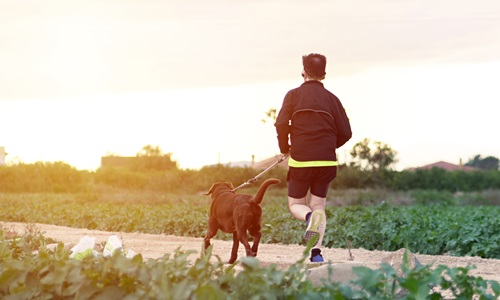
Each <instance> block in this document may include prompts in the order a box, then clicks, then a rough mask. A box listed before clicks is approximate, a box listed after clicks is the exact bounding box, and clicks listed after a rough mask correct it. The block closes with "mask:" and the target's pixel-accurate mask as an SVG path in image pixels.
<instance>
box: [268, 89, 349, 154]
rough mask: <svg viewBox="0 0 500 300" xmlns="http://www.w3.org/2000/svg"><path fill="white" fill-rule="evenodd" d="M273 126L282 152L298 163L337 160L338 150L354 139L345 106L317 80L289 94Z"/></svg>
mask: <svg viewBox="0 0 500 300" xmlns="http://www.w3.org/2000/svg"><path fill="white" fill-rule="evenodd" d="M274 126H276V132H277V133H278V144H279V148H280V151H281V153H288V152H290V155H291V157H292V158H293V159H295V160H297V161H315V160H329V161H335V160H337V156H336V154H335V150H336V149H337V148H339V147H340V146H342V145H344V144H345V143H346V142H347V141H348V140H349V139H350V138H351V136H352V132H351V125H350V123H349V119H348V118H347V115H346V113H345V109H344V107H343V106H342V103H340V100H339V99H338V98H337V97H336V96H335V95H334V94H332V93H331V92H330V91H328V90H327V89H325V87H324V86H323V83H321V82H320V81H315V80H313V81H306V82H304V83H303V84H302V85H301V86H300V87H298V88H295V89H293V90H290V91H289V92H288V93H287V94H286V96H285V99H284V100H283V105H282V107H281V109H280V111H279V113H278V117H277V118H276V123H275V124H274ZM289 136H290V144H289V143H288V137H289Z"/></svg>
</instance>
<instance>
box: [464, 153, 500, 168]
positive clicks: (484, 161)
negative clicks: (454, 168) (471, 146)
mask: <svg viewBox="0 0 500 300" xmlns="http://www.w3.org/2000/svg"><path fill="white" fill-rule="evenodd" d="M465 165H466V166H469V167H474V168H478V169H482V170H498V169H499V167H500V160H499V159H498V158H496V157H494V156H488V157H485V158H481V155H479V154H477V155H476V156H474V158H471V159H469V161H468V162H467V163H465Z"/></svg>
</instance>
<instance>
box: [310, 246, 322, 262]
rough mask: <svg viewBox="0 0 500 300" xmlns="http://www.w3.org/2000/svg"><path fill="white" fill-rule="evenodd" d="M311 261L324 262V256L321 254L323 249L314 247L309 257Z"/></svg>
mask: <svg viewBox="0 0 500 300" xmlns="http://www.w3.org/2000/svg"><path fill="white" fill-rule="evenodd" d="M309 260H310V261H311V262H324V261H325V260H324V259H323V256H322V255H321V250H320V249H318V248H314V249H312V250H311V258H310V259H309Z"/></svg>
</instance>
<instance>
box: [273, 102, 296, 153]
mask: <svg viewBox="0 0 500 300" xmlns="http://www.w3.org/2000/svg"><path fill="white" fill-rule="evenodd" d="M291 98H292V97H291V92H288V93H287V94H286V96H285V99H284V100H283V104H282V106H281V109H280V111H279V113H278V116H277V117H276V123H274V126H275V127H276V133H277V134H278V146H279V148H280V152H281V153H283V154H285V153H288V152H290V144H289V143H288V136H289V134H290V119H291V115H292V101H291Z"/></svg>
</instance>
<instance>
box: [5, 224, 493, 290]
mask: <svg viewBox="0 0 500 300" xmlns="http://www.w3.org/2000/svg"><path fill="white" fill-rule="evenodd" d="M3 225H4V228H9V229H14V230H15V231H16V232H18V233H19V234H23V233H24V231H25V228H26V225H25V224H24V223H3ZM36 226H37V228H39V229H40V231H41V232H42V233H43V235H44V236H45V237H51V238H53V239H55V240H57V241H61V242H63V243H64V244H65V245H76V244H77V243H78V242H79V240H80V238H81V237H84V236H90V237H95V238H96V243H101V242H105V241H106V240H107V239H108V237H110V236H111V235H117V236H118V237H120V239H121V240H122V242H123V248H124V249H125V250H127V249H131V250H133V251H134V252H136V253H141V254H142V256H143V257H144V258H159V257H161V256H163V255H164V254H166V253H173V252H174V251H175V250H176V249H178V248H180V249H181V250H183V251H186V250H195V251H196V254H193V257H195V256H196V255H198V254H199V252H200V250H201V246H202V240H203V239H201V238H189V237H178V236H172V235H156V234H145V233H125V232H107V231H98V230H88V229H79V228H70V227H64V226H55V225H48V224H36ZM212 244H213V245H214V249H213V254H214V255H218V256H220V257H221V259H222V260H223V261H227V259H229V253H230V251H231V246H232V241H221V240H212ZM242 249H243V247H242V246H240V251H239V257H242V256H244V251H243V250H242ZM303 251H304V247H303V246H300V245H283V244H261V245H260V247H259V253H258V256H257V258H258V259H259V261H260V262H261V263H262V264H263V265H270V264H275V265H277V266H280V267H284V268H286V267H287V266H288V265H290V264H292V263H294V262H296V261H297V260H299V259H301V257H302V253H303ZM351 253H352V255H353V256H354V260H350V259H349V258H350V256H349V251H348V250H347V249H331V248H326V249H323V256H324V257H325V259H327V260H330V261H331V262H332V263H334V264H353V263H354V264H356V265H364V266H367V267H370V268H378V267H379V266H380V263H381V261H382V259H383V258H385V257H387V256H388V255H390V254H392V253H391V252H386V251H368V250H365V249H352V250H351ZM415 257H416V258H417V259H418V260H419V261H420V262H421V263H422V264H424V265H425V264H434V265H435V266H437V265H447V266H449V267H465V266H468V265H475V266H476V269H475V270H472V271H471V272H470V274H471V275H474V276H481V277H483V278H484V279H493V280H496V281H498V282H500V260H498V259H483V258H479V257H454V256H446V255H443V256H432V255H420V254H416V255H415Z"/></svg>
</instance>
